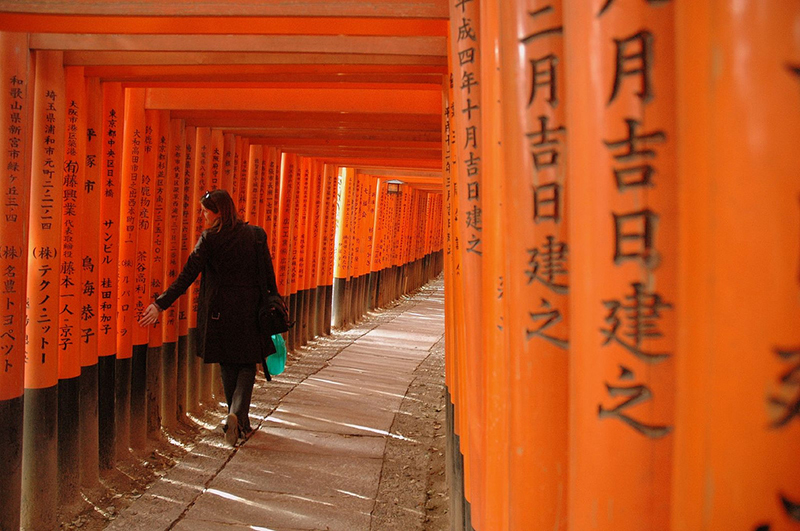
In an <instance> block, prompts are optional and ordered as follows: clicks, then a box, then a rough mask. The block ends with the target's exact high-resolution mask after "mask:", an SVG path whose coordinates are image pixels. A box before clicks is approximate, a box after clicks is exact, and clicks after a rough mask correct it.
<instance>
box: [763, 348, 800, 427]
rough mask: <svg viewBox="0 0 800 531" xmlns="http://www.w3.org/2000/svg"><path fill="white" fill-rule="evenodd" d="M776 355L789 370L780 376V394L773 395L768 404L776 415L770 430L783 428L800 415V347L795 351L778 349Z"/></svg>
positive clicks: (794, 349)
mask: <svg viewBox="0 0 800 531" xmlns="http://www.w3.org/2000/svg"><path fill="white" fill-rule="evenodd" d="M774 352H775V354H776V355H777V356H778V358H780V360H781V361H782V362H784V363H786V364H788V365H789V368H788V369H787V370H786V371H785V372H784V373H783V374H781V375H780V378H779V382H780V385H781V392H780V394H776V395H771V396H770V397H769V400H768V404H770V405H771V406H773V407H774V409H775V411H776V414H775V415H774V419H773V420H772V422H771V423H770V428H773V429H775V428H783V427H784V426H786V425H787V424H788V423H789V422H791V421H792V420H793V419H794V418H796V417H798V414H800V347H798V348H793V349H782V348H776V349H775V350H774Z"/></svg>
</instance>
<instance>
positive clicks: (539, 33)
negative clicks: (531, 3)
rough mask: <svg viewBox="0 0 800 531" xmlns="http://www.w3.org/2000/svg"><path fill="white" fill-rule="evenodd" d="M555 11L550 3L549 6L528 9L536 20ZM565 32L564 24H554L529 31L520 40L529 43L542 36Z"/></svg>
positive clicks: (529, 13)
mask: <svg viewBox="0 0 800 531" xmlns="http://www.w3.org/2000/svg"><path fill="white" fill-rule="evenodd" d="M553 11H554V9H553V6H552V5H549V6H546V7H543V8H540V9H537V10H535V11H528V15H529V16H530V17H531V18H532V19H534V20H536V19H538V18H539V17H541V16H542V15H547V14H550V13H553ZM563 33H564V27H563V26H552V27H549V28H545V29H540V30H538V31H534V32H532V33H529V34H528V35H527V36H525V37H523V38H522V39H520V40H519V42H521V43H522V44H528V43H530V42H532V41H534V40H536V39H539V38H542V37H548V36H550V35H561V34H563Z"/></svg>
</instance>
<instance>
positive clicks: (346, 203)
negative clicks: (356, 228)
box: [333, 168, 355, 280]
mask: <svg viewBox="0 0 800 531" xmlns="http://www.w3.org/2000/svg"><path fill="white" fill-rule="evenodd" d="M353 179H355V171H354V170H353V169H352V168H342V170H341V172H340V174H339V179H338V188H337V195H336V204H337V207H336V208H337V217H336V254H335V258H334V263H335V265H334V272H333V275H334V278H339V279H344V280H346V279H347V278H348V262H349V260H350V258H349V255H350V239H351V216H350V210H351V208H350V203H351V202H352V197H351V194H352V188H353V186H352V181H353Z"/></svg>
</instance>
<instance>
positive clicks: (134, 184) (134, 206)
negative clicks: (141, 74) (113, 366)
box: [117, 89, 145, 359]
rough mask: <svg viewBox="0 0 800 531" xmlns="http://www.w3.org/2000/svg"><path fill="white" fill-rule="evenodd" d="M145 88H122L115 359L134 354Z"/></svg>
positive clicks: (136, 326)
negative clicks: (122, 122)
mask: <svg viewBox="0 0 800 531" xmlns="http://www.w3.org/2000/svg"><path fill="white" fill-rule="evenodd" d="M144 114H145V110H144V90H143V89H125V120H124V126H123V139H122V143H121V145H120V155H121V158H122V171H121V174H120V194H121V203H120V213H119V221H118V226H119V267H118V269H117V273H118V275H119V277H118V278H119V283H118V285H117V303H118V305H119V311H118V312H117V359H128V358H130V357H131V356H133V340H134V335H135V334H136V330H135V329H136V328H141V327H139V326H138V325H137V324H136V313H135V309H136V243H137V236H138V231H137V227H138V222H139V201H140V193H141V190H140V187H141V181H142V175H143V173H144V172H145V165H144V149H145V146H144V138H145V116H144Z"/></svg>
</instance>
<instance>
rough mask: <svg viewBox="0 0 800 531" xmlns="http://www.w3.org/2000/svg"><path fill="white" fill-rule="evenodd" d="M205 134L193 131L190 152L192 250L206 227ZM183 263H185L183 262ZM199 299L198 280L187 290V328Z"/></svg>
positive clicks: (192, 323)
mask: <svg viewBox="0 0 800 531" xmlns="http://www.w3.org/2000/svg"><path fill="white" fill-rule="evenodd" d="M206 136H207V135H206V134H205V133H204V131H203V128H201V127H198V128H197V129H196V130H195V135H194V145H193V146H192V149H191V151H192V152H193V153H194V157H193V159H192V160H191V173H190V175H191V190H192V195H191V198H192V200H191V203H189V212H190V218H189V219H190V223H191V236H190V241H191V245H192V249H194V246H195V245H196V244H197V242H198V241H199V240H200V235H201V234H202V233H203V230H204V229H205V226H206V220H205V218H204V217H203V210H202V209H201V208H200V199H201V198H202V197H203V194H205V193H206V188H207V184H208V183H207V182H206V174H205V166H204V164H205V160H204V159H203V144H201V142H203V140H204V139H205V138H206ZM187 140H189V141H190V139H189V138H188V131H187ZM189 151H190V150H189V146H187V148H186V153H187V156H186V165H187V168H188V167H189V163H190V161H189V155H188V154H189ZM184 263H185V262H184ZM199 299H200V280H199V279H197V280H195V282H194V283H193V284H192V287H191V288H190V289H189V307H188V309H187V311H188V318H189V328H196V327H197V308H198V305H199Z"/></svg>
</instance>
